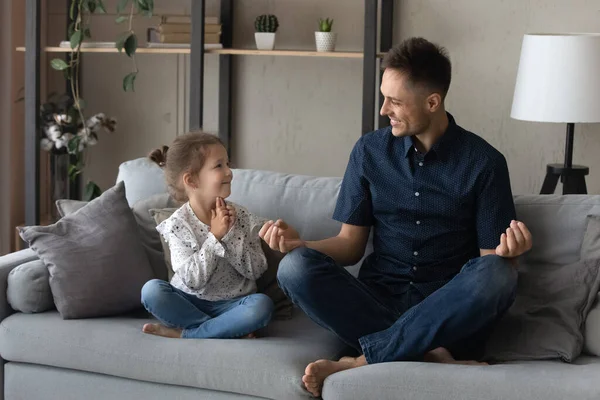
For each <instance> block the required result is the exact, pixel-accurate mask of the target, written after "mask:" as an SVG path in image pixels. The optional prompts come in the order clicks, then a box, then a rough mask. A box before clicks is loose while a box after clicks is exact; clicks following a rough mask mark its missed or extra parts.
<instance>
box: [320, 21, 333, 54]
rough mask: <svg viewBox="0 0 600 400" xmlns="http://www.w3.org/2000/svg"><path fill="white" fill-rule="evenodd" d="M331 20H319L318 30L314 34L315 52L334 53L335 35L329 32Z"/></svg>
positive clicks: (331, 24)
mask: <svg viewBox="0 0 600 400" xmlns="http://www.w3.org/2000/svg"><path fill="white" fill-rule="evenodd" d="M332 26H333V19H329V18H325V19H319V30H318V31H317V32H315V41H316V42H317V51H334V50H335V41H336V39H337V34H336V33H333V32H331V27H332Z"/></svg>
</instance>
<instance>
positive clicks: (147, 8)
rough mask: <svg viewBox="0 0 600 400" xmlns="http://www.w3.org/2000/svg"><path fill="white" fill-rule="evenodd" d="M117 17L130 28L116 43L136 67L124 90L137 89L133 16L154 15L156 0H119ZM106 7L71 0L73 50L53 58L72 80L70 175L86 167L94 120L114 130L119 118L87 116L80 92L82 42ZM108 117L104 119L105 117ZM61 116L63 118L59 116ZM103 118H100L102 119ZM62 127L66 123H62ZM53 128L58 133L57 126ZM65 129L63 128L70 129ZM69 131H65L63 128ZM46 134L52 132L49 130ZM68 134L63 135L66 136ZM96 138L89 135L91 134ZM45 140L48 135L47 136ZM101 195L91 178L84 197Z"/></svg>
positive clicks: (98, 0)
mask: <svg viewBox="0 0 600 400" xmlns="http://www.w3.org/2000/svg"><path fill="white" fill-rule="evenodd" d="M116 11H117V18H116V20H115V22H116V23H117V24H120V25H125V24H126V25H127V29H126V30H124V31H123V32H122V33H120V34H119V35H118V37H117V38H116V41H115V47H116V48H117V49H118V50H119V53H122V52H123V51H124V52H125V54H126V56H127V57H128V58H130V59H131V63H132V71H131V72H130V73H128V74H127V75H125V76H124V77H123V90H124V91H125V92H133V91H134V90H135V78H136V76H137V74H138V72H139V70H138V66H137V60H136V50H137V47H138V39H137V35H136V33H135V32H134V30H133V19H134V17H135V16H136V15H142V16H146V17H151V16H152V14H153V11H154V0H119V2H118V3H117V7H116ZM106 13H107V11H106V7H105V6H104V3H103V1H102V0H71V3H70V8H69V17H70V19H69V20H70V21H71V22H70V23H69V27H68V36H69V42H70V46H71V51H70V53H69V57H68V59H67V61H65V60H63V59H61V58H54V59H52V60H51V61H50V65H51V67H52V68H53V69H55V70H58V71H63V73H64V76H65V78H66V79H67V80H68V81H69V84H70V92H71V94H70V95H71V98H72V101H71V102H69V109H67V110H62V111H61V112H62V114H60V115H65V116H66V117H68V121H69V125H70V126H74V127H75V134H70V133H69V134H68V136H66V138H67V139H65V141H66V143H65V148H66V151H67V152H68V153H69V154H70V155H71V156H72V159H73V160H74V161H72V162H71V165H70V166H69V177H70V179H71V180H74V179H75V178H76V177H77V176H78V175H79V174H80V173H81V172H82V170H83V167H84V165H85V164H84V160H83V152H84V150H85V148H86V145H87V144H88V143H92V142H95V141H96V140H97V135H96V133H95V131H91V130H90V126H91V123H90V120H92V121H96V122H95V123H96V125H101V126H104V127H105V128H107V130H109V131H112V130H114V126H115V123H116V121H115V120H114V119H108V118H105V117H104V114H97V115H95V116H94V117H92V118H90V119H88V120H86V117H85V115H84V112H85V101H84V100H83V98H82V97H81V95H80V82H79V71H80V67H81V46H82V44H83V43H84V42H85V41H86V40H88V39H91V38H92V32H91V31H90V18H91V16H92V15H93V14H106ZM103 118H104V119H103ZM58 119H60V118H58ZM98 121H100V122H98ZM57 126H58V128H61V129H62V127H63V126H66V124H65V123H64V122H63V123H59V124H58V125H57ZM53 129H54V130H53V131H52V132H53V134H54V136H56V135H57V133H56V128H53ZM67 130H68V129H64V130H63V131H67ZM61 133H65V132H61ZM46 136H49V135H48V132H46ZM63 137H65V136H61V138H63ZM90 137H91V138H92V139H89V138H90ZM43 140H46V142H45V143H49V142H48V138H44V139H43ZM99 195H100V188H99V187H98V185H96V184H95V183H94V182H88V184H87V185H86V188H85V191H84V199H87V200H89V199H92V198H94V197H97V196H99Z"/></svg>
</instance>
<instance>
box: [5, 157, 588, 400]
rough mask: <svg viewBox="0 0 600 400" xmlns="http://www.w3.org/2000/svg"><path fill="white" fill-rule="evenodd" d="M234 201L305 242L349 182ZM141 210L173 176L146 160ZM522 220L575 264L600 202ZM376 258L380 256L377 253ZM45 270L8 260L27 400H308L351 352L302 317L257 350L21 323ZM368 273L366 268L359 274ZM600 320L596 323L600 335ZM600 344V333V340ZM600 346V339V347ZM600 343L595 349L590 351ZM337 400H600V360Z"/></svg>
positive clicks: (350, 392)
mask: <svg viewBox="0 0 600 400" xmlns="http://www.w3.org/2000/svg"><path fill="white" fill-rule="evenodd" d="M234 174H235V175H234V180H233V188H232V196H231V197H230V200H231V201H234V202H237V203H239V204H242V205H244V206H246V207H248V208H249V209H250V210H251V211H253V212H255V213H257V214H259V215H262V216H265V217H268V218H284V219H285V220H287V221H289V222H290V223H291V224H292V225H293V226H295V227H296V228H297V229H298V230H299V232H300V233H301V234H302V236H303V237H305V238H307V239H318V238H324V237H327V236H331V235H334V234H336V233H337V231H338V229H339V223H337V222H335V221H333V220H331V219H330V217H331V214H332V212H333V209H334V206H335V201H336V197H337V192H338V190H339V185H340V182H341V180H340V179H339V178H314V177H306V176H294V175H285V174H279V173H270V172H263V171H253V170H235V171H234ZM118 180H124V181H125V187H126V190H127V198H128V201H129V203H130V204H133V203H135V202H136V201H137V200H139V199H142V198H144V197H147V196H150V195H152V194H155V193H161V192H164V190H165V187H164V183H163V182H162V176H161V171H160V170H159V169H158V168H157V167H154V166H153V165H151V164H148V162H146V161H145V160H144V159H138V160H134V161H130V162H127V163H124V164H123V165H122V166H121V168H120V171H119V177H118ZM516 204H517V212H518V216H519V219H521V220H523V221H525V222H526V223H527V224H528V226H529V227H530V229H531V231H532V233H533V235H534V249H533V250H532V251H531V252H530V253H528V255H527V257H528V259H531V260H536V261H548V262H550V261H551V262H554V263H565V264H567V263H570V262H572V261H575V260H576V259H577V257H578V255H579V247H580V244H581V240H582V237H583V233H584V229H585V220H586V215H587V214H590V213H593V214H600V196H568V197H565V196H536V195H531V196H517V197H516ZM368 251H370V250H368ZM34 259H36V256H35V254H34V253H33V251H31V250H23V251H20V252H17V253H12V254H9V255H6V256H3V257H0V320H1V321H2V322H1V325H0V355H1V357H2V359H3V360H4V361H3V362H4V365H3V369H2V374H1V375H0V384H1V385H2V387H3V394H4V398H5V399H6V400H16V399H27V400H34V399H44V400H51V399H56V400H58V399H60V400H67V399H146V400H150V399H182V400H183V399H214V400H218V399H258V398H260V399H263V398H267V399H284V400H293V399H305V398H310V397H311V396H310V395H309V394H308V393H307V392H306V391H304V390H303V388H302V382H301V377H302V374H303V371H304V368H305V366H306V365H307V363H309V362H311V361H313V360H316V359H319V358H335V357H338V356H339V355H340V354H341V352H343V350H344V346H343V345H342V343H341V342H340V341H339V340H338V339H337V338H336V337H335V336H334V335H333V334H331V333H329V332H328V331H326V330H324V329H322V328H321V327H319V326H317V325H316V324H314V323H313V322H311V321H310V320H309V319H308V318H307V317H306V316H305V315H303V313H302V312H301V311H299V310H297V309H295V310H294V316H293V318H292V319H291V320H282V321H274V322H273V323H272V324H271V325H269V326H268V327H267V328H266V331H265V332H264V333H265V337H261V338H259V339H256V340H217V339H213V340H172V339H164V338H160V337H155V336H151V335H146V334H143V333H142V332H141V327H142V325H143V324H144V323H145V322H147V321H148V317H147V315H146V314H145V313H139V314H131V315H128V316H119V317H113V318H94V319H81V320H63V319H61V317H60V316H59V314H58V313H57V312H56V311H49V312H44V313H38V314H23V313H15V312H14V311H13V310H12V309H11V308H10V306H9V305H8V303H7V299H6V288H7V276H8V274H9V272H10V271H11V270H12V269H13V268H15V267H16V266H18V265H20V264H22V263H25V262H28V261H31V260H34ZM350 270H351V272H352V273H356V272H357V266H355V267H351V268H350ZM599 313H600V311H599V310H598V309H594V310H593V311H592V312H591V313H590V318H591V317H594V318H596V320H595V323H596V324H598V325H599V326H600V322H599V321H598V320H600V317H599ZM594 332H596V333H598V331H594ZM599 336H600V335H599ZM599 341H600V337H587V338H586V350H587V351H588V352H589V349H590V348H596V349H598V347H599V346H598V342H599ZM323 398H324V399H327V400H330V399H343V400H351V399H445V400H446V399H477V400H480V399H540V400H542V399H543V400H554V399H556V400H558V399H567V398H569V399H600V357H596V356H592V355H589V354H582V355H581V356H580V357H579V358H577V360H576V361H575V362H574V363H572V364H567V363H564V362H561V361H555V360H549V361H527V362H509V363H503V364H498V365H492V366H489V367H471V366H449V365H438V364H427V363H421V362H395V363H387V364H379V365H371V366H366V367H363V368H359V369H355V370H351V371H344V372H341V373H337V374H334V375H332V376H331V377H329V378H328V379H327V380H326V382H325V386H324V389H323Z"/></svg>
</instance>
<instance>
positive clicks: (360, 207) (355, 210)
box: [333, 140, 373, 226]
mask: <svg viewBox="0 0 600 400" xmlns="http://www.w3.org/2000/svg"><path fill="white" fill-rule="evenodd" d="M364 162H365V154H364V147H363V140H359V141H358V142H357V143H356V144H355V145H354V148H353V149H352V152H351V153H350V159H349V160H348V166H347V167H346V173H345V174H344V179H343V180H342V186H341V188H340V193H339V195H338V199H337V204H336V207H335V211H334V213H333V219H335V220H336V221H340V222H342V223H345V224H350V225H358V226H371V225H372V224H373V208H372V204H371V192H370V188H369V182H368V181H367V179H366V178H365V176H364V173H363V171H364Z"/></svg>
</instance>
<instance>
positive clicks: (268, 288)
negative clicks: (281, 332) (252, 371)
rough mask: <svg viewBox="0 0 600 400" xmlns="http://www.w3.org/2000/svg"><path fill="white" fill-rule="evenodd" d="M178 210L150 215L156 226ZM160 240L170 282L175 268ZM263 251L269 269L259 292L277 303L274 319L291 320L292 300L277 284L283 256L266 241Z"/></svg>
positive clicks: (258, 285)
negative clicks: (278, 270)
mask: <svg viewBox="0 0 600 400" xmlns="http://www.w3.org/2000/svg"><path fill="white" fill-rule="evenodd" d="M175 210H177V208H163V209H159V210H150V214H151V215H152V216H153V217H154V220H155V221H156V225H158V224H160V223H161V222H163V221H164V220H165V219H167V218H169V217H170V216H171V214H173V213H174V212H175ZM160 240H161V243H162V246H163V251H164V255H165V262H166V263H167V266H168V268H169V280H170V279H171V277H172V276H173V267H172V266H171V252H170V251H169V245H168V244H167V242H166V241H165V239H164V238H163V237H162V236H160ZM261 244H262V249H263V251H264V253H265V257H266V258H267V265H268V268H267V270H266V271H265V272H264V274H262V276H261V277H260V278H259V279H258V280H257V281H256V286H257V291H258V292H259V293H264V294H266V295H267V296H269V297H270V298H271V300H273V303H275V311H274V312H273V318H274V319H290V318H292V311H293V304H292V302H291V301H290V299H288V298H287V296H286V295H285V293H283V291H282V290H281V288H280V287H279V285H278V284H277V269H278V268H279V262H280V261H281V259H282V258H283V256H284V255H283V254H281V253H280V252H278V251H275V250H272V249H271V248H270V247H269V246H268V245H267V244H266V243H265V242H264V241H262V240H261Z"/></svg>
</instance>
